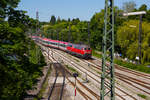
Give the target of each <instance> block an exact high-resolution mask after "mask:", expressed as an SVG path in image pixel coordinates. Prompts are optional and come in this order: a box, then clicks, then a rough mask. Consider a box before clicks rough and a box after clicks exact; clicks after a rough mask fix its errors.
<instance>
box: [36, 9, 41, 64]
mask: <svg viewBox="0 0 150 100" xmlns="http://www.w3.org/2000/svg"><path fill="white" fill-rule="evenodd" d="M36 20H37V23H36V34H37V36H38V35H40V33H39V12H38V11H37V12H36ZM36 56H37V61H38V64H40V48H39V47H38V46H37V45H36Z"/></svg>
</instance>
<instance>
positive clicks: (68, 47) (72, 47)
mask: <svg viewBox="0 0 150 100" xmlns="http://www.w3.org/2000/svg"><path fill="white" fill-rule="evenodd" d="M32 39H33V40H34V41H36V42H39V43H40V44H42V45H44V46H47V47H52V48H56V49H60V50H63V51H65V52H67V53H70V54H72V55H75V56H77V57H80V58H84V59H88V58H91V56H92V49H91V48H90V46H89V45H85V44H74V43H70V42H64V41H58V40H52V39H48V38H43V37H40V36H32Z"/></svg>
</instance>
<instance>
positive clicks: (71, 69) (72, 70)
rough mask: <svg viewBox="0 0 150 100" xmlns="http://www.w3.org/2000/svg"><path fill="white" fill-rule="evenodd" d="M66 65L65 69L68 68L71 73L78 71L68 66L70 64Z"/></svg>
mask: <svg viewBox="0 0 150 100" xmlns="http://www.w3.org/2000/svg"><path fill="white" fill-rule="evenodd" d="M66 67H67V69H69V70H70V71H71V72H73V73H78V71H77V70H76V69H74V68H72V67H70V66H68V65H66Z"/></svg>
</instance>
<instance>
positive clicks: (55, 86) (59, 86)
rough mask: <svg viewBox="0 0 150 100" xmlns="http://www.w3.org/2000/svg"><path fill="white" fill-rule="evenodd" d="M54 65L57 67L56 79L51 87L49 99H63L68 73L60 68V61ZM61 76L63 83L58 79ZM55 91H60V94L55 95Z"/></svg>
mask: <svg viewBox="0 0 150 100" xmlns="http://www.w3.org/2000/svg"><path fill="white" fill-rule="evenodd" d="M53 66H54V68H55V79H54V82H53V85H52V86H51V87H50V92H49V96H48V100H54V99H55V100H62V96H63V90H64V85H65V77H66V75H65V72H64V71H63V70H60V68H59V63H54V64H53ZM61 74H62V75H61ZM60 76H63V82H62V84H61V83H59V84H58V83H57V79H58V77H60ZM56 91H57V92H56ZM55 93H60V95H59V96H58V94H57V96H55Z"/></svg>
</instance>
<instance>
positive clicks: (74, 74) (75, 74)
mask: <svg viewBox="0 0 150 100" xmlns="http://www.w3.org/2000/svg"><path fill="white" fill-rule="evenodd" d="M73 76H74V78H75V90H74V92H75V95H74V100H75V96H76V93H77V92H76V80H77V77H78V73H73Z"/></svg>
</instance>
